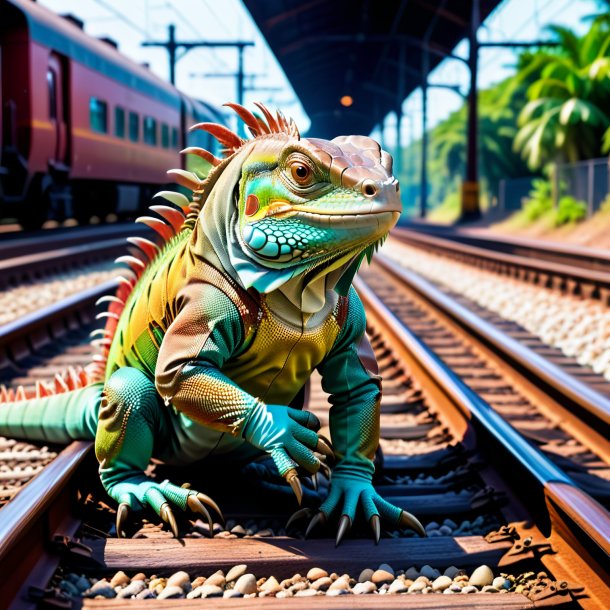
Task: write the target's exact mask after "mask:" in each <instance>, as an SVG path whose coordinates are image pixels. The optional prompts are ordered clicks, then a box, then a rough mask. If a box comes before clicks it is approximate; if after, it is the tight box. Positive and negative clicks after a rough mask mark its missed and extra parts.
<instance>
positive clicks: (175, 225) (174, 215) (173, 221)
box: [150, 205, 186, 234]
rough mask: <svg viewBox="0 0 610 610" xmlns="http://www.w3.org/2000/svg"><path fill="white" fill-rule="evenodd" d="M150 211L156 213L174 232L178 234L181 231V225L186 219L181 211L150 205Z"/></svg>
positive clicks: (165, 206)
mask: <svg viewBox="0 0 610 610" xmlns="http://www.w3.org/2000/svg"><path fill="white" fill-rule="evenodd" d="M150 209H151V210H152V211H153V212H156V213H157V214H159V216H161V218H163V219H164V220H165V221H167V223H168V224H169V225H170V226H171V227H172V229H174V232H175V233H176V234H177V233H180V230H181V229H182V225H183V224H184V221H185V219H186V216H185V214H184V213H183V212H182V210H178V209H176V208H170V207H169V206H167V205H151V206H150Z"/></svg>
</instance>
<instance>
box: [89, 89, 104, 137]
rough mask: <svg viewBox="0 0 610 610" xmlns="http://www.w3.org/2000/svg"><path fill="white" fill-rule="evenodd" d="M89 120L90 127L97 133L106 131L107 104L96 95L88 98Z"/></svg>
mask: <svg viewBox="0 0 610 610" xmlns="http://www.w3.org/2000/svg"><path fill="white" fill-rule="evenodd" d="M89 122H90V124H91V129H92V130H93V131H97V132H99V133H107V132H108V104H107V103H106V102H104V101H102V100H98V99H97V98H96V97H92V98H91V99H90V100H89Z"/></svg>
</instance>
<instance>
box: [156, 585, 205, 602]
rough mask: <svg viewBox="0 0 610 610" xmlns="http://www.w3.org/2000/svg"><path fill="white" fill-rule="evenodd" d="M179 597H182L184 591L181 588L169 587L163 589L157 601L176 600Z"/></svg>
mask: <svg viewBox="0 0 610 610" xmlns="http://www.w3.org/2000/svg"><path fill="white" fill-rule="evenodd" d="M204 586H205V585H204ZM180 597H184V590H183V589H182V587H178V586H177V585H171V586H169V587H165V589H163V591H161V593H159V595H158V596H157V599H177V598H180Z"/></svg>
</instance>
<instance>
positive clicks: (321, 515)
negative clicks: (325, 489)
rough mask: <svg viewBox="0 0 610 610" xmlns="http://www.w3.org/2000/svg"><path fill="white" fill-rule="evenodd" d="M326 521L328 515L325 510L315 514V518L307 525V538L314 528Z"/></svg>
mask: <svg viewBox="0 0 610 610" xmlns="http://www.w3.org/2000/svg"><path fill="white" fill-rule="evenodd" d="M325 523H326V515H325V514H324V513H323V512H321V511H320V512H318V513H316V514H315V515H314V517H313V519H312V520H311V521H310V522H309V525H308V526H307V531H306V532H305V538H309V534H311V532H313V530H314V529H315V528H316V527H318V525H324V524H325Z"/></svg>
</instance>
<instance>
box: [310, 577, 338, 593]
mask: <svg viewBox="0 0 610 610" xmlns="http://www.w3.org/2000/svg"><path fill="white" fill-rule="evenodd" d="M332 584H333V581H332V580H331V579H330V578H329V577H328V576H323V577H322V578H318V579H317V580H315V581H314V582H312V583H311V588H312V589H315V590H316V591H326V589H328V587H330V585H332Z"/></svg>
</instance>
